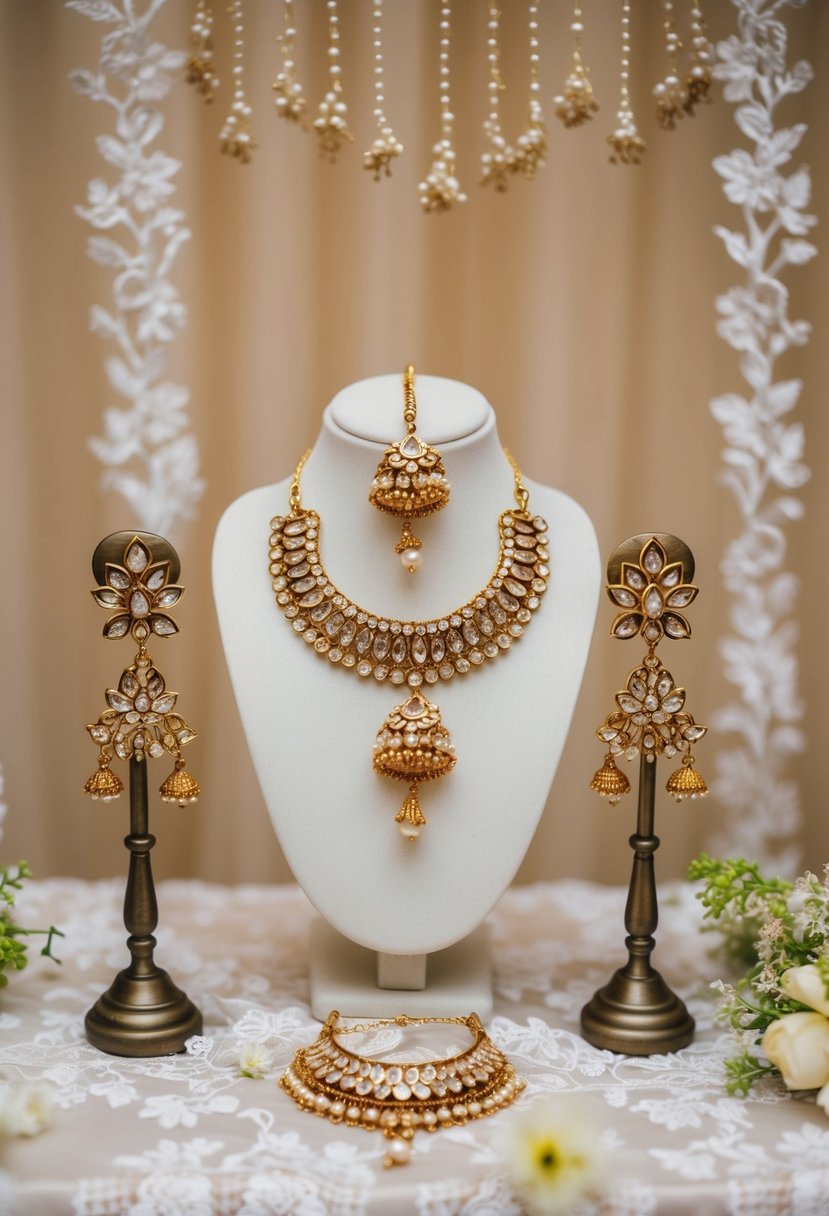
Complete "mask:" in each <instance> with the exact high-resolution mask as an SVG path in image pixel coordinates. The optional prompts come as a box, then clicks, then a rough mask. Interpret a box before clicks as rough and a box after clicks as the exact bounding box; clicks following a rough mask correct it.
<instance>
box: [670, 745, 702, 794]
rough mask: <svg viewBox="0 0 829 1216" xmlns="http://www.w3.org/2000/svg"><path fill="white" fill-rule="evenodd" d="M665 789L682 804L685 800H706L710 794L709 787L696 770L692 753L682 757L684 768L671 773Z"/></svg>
mask: <svg viewBox="0 0 829 1216" xmlns="http://www.w3.org/2000/svg"><path fill="white" fill-rule="evenodd" d="M665 789H666V790H667V791H668V793H669V794H671V795H673V797H674V798H676V800H677V802H682V800H683V798H704V797H705V795H706V794H707V793H708V786H707V785H706V784H705V782H704V781H703V779H702V777H701V776H700V775H699V773H698V772H697V770H696V769H695V768H694V757H693V756H692V755H691V753H690V752H687V753H686V754H685V755H684V756H683V757H682V768H678V769H677V770H676V772H675V773H671V775H670V777H669V778H668V782H667V785H666V786H665Z"/></svg>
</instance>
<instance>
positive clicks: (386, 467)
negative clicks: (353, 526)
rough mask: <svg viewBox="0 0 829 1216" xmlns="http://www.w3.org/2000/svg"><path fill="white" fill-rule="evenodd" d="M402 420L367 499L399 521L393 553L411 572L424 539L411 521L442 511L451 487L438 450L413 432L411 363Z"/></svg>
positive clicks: (406, 374)
mask: <svg viewBox="0 0 829 1216" xmlns="http://www.w3.org/2000/svg"><path fill="white" fill-rule="evenodd" d="M403 421H404V422H405V424H406V434H405V435H404V436H403V438H402V439H401V440H399V441H398V442H397V443H393V444H391V445H390V446H389V447H387V448H386V450H385V452H384V453H383V458H382V460H381V461H380V463H379V465H378V466H377V471H376V472H375V474H374V480H373V481H372V483H371V488H370V490H369V492H368V500H369V502H370V503H371V505H372V506H373V507H377V508H378V510H380V511H387V512H389V514H391V515H396V516H397V517H398V518H399V519H400V520H401V521H402V524H403V531H402V534H401V536H400V540H399V541H398V542H397V545H396V546H395V552H396V553H398V554H399V555H400V560H401V562H402V563H403V565H404V566H405V567H406V569H407V570H408V571H409V573H410V574H413V573H414V571H415V570H417V568H418V566H419V565H420V563H421V554H420V549H421V548H422V546H423V542H422V541H421V540H419V539H418V537H417V536H415V534H414V533H413V532H412V520H413V519H417V518H420V517H421V516H424V515H431V514H433V512H435V511H442V510H443V508H444V507H445V506H446V504H447V503H448V502H449V495H450V493H451V487H450V485H449V479H448V478H447V476H446V470H445V468H444V467H443V457H442V456H441V454H440V452H439V451H438V449H437V448H434V447H430V446H429V444H428V443H424V442H423V440H422V439H421V438H420V437H419V436H418V435H417V434H416V429H415V428H416V424H417V402H416V400H415V391H414V368H413V367H412V366H411V364H410V365H409V366H408V367H407V368H406V370H405V372H404V373H403Z"/></svg>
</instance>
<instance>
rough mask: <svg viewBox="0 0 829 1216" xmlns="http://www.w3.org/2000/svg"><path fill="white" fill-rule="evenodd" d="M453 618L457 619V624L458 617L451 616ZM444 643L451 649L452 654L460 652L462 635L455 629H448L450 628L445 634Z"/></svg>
mask: <svg viewBox="0 0 829 1216" xmlns="http://www.w3.org/2000/svg"><path fill="white" fill-rule="evenodd" d="M453 619H457V622H458V624H460V618H459V617H458V618H453ZM446 645H447V646H448V647H449V649H450V650H451V651H452V654H460V653H461V651H462V650H463V638H462V637H461V635H460V634H459V633H458V631H457V629H450V630H449V631H448V632H447V634H446Z"/></svg>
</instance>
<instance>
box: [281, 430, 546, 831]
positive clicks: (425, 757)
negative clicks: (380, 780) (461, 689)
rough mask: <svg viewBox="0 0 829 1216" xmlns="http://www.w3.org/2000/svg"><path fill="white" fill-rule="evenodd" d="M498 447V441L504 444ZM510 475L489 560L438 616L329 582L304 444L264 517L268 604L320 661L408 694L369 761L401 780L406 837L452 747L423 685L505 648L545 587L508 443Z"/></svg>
mask: <svg viewBox="0 0 829 1216" xmlns="http://www.w3.org/2000/svg"><path fill="white" fill-rule="evenodd" d="M505 451H506V449H505ZM506 454H507V458H508V459H509V461H510V464H511V465H512V468H513V472H514V475H515V491H514V493H515V502H516V508H514V509H512V510H509V511H504V512H503V513H502V514H501V515H500V516H499V519H498V534H499V538H500V551H499V555H498V563H497V565H496V567H495V570H494V572H493V574H492V576H491V577H490V579H489V581H488V582H487V584H486V586H485V587H484V588H482V590H481V591H479V592H478V593H477V594H476V595H473V596H472V598H471V599H469V600H467V601H466V603H465V604H462V605H461V607H459V608H456V609H455V610H454V611H453V612H450V613H447V614H446V616H443V617H436V618H434V619H433V620H428V621H398V620H394V619H392V618H390V617H383V616H379V615H377V614H375V613H372V612H369V611H368V610H367V609H365V608H361V607H360V605H359V604H355V603H354V602H353V601H352V600H350V599H349V598H348V596H346V595H344V594H343V593H342V591H340V590H339V588H338V587H336V586H335V585H334V584H333V583H332V582H331V580H330V579H329V577H328V575H327V574H326V572H325V568H324V566H323V564H322V558H321V556H320V517H319V515H318V514H317V512H316V511H312V510H306V509H305V508H304V507H303V506H302V493H301V489H300V476H301V474H302V468H303V466H304V464H305V461H306V460H307V459H308V456H309V455H310V451H308V452H306V453H305V455H304V456H303V457H302V459H301V460H300V462H299V464H298V465H297V467H296V472H295V473H294V476H293V479H292V481H291V491H290V498H289V506H290V514H288V515H286V516H282V515H276V516H274V518H273V519H272V520H271V534H270V548H269V559H270V565H269V570H270V573H271V577H272V580H273V581H272V586H273V590H274V593H275V595H276V602H277V605H278V606H279V607H280V608H281V609H282V611H283V613H284V615H285V618H286V620H288V621H290V623H291V625H292V627H293V629H294V632H295V633H297V634H298V635H299V636H300V637H301V638H302V639H303V641H305V642H306V643H307V644H308V645H309V646H313V648H314V650H316V652H317V654H320V655H325V656H326V657H327V659H328V660H329V662H331V663H336V664H338V665H339V666H340V667H344V668H346V669H349V670H352V671H355V672H356V673H357V675H358V676H362V677H363V678H364V679H367V678H368V677H369V676H373V677H374V679H375V680H377V681H378V682H380V683H382V682H383V681H385V680H388V681H389V682H390V683H391V684H394V685H397V686H400V685H406V686H407V687H408V689H409V696H408V699H407V700H405V701H403V702H401V703H400V704H399V705H396V706H395V707H394V709H393V710H392V711H391V713H390V714H389V715H388V717H387V718H386V720H385V722H384V723H383V725H382V727H381V728H380V730H379V731H378V734H377V739H376V742H375V745H374V755H373V761H372V763H373V767H374V769H375V771H376V772H378V773H381V774H382V775H383V776H386V777H394V778H395V779H396V780H398V781H406V782H408V784H409V792H408V794H407V795H406V798H405V799H404V801H403V805H402V806H401V808H400V810H399V812H398V814H397V817H396V822H397V823H398V824H399V825H400V831H401V833H402V834H403V835H404V836H405V837H407V838H408V839H409V840H414V839H415V837H417V836H418V834H419V833H420V829H421V827H422V826H423V825H424V824H425V823H426V817H425V815H424V814H423V811H422V809H421V806H420V801H419V799H418V785H419V783H420V782H421V781H431V780H434V779H435V778H437V777H443V776H444V775H445V774H446V773H448V772H450V770H451V769H452V768H454V766H455V760H456V756H455V749H454V747H453V745H452V740H451V738H450V736H449V732H448V731H447V729H446V727H445V726H444V725H443V722H442V720H441V714H440V709H439V708H438V706H437V705H434V704H433V703H432V702H431V701H430V700H429V699H428V698H427V696H426V695H425V693H424V691H423V687H424V685H430V684H437V682H438V681H439V680H451V679H452V678H453V676H454V675H455V674H456V673H457V674H459V675H465V674H466V673H467V672H468V671H471V670H472V669H473V668H474V667H481V666H483V665H485V664H486V663H487V662H489V660H491V659H496V658H498V656H499V655H502V654H506V653H507V652H508V651H509V649H510V647H511V646H512V644H513V642H516V641H517V640H518V639H519V638H520V637H521V636H522V634H523V633H524V627H525V626H526V625H527V623H528V622H529V621H530V620H531V619H532V616H533V613H534V612H535V611H536V610H537V608H538V607H539V606H540V604H541V600H542V598H543V596H544V592H545V591H546V590H547V580H548V578H549V575H550V568H549V565H548V564H547V563H548V562H549V556H550V555H549V550H548V548H547V539H548V538H547V524H546V522H545V520H543V519H542V518H541V517H540V516H538V515H536V516H532V515H531V514H530V512H529V509H528V507H529V497H530V495H529V491H528V489H527V488H526V486H525V485H524V484H523V482H522V481H521V471H520V469H519V468H518V465H517V464H516V463H515V461H514V459H513V458H512V456H511V455H510V453H509V452H507V453H506Z"/></svg>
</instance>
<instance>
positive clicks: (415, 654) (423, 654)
mask: <svg viewBox="0 0 829 1216" xmlns="http://www.w3.org/2000/svg"><path fill="white" fill-rule="evenodd" d="M412 658H413V659H414V661H415V663H425V662H426V659H427V658H428V653H427V650H426V643H425V642H424V641H423V638H421V637H416V638H415V639H414V641H413V642H412Z"/></svg>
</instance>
